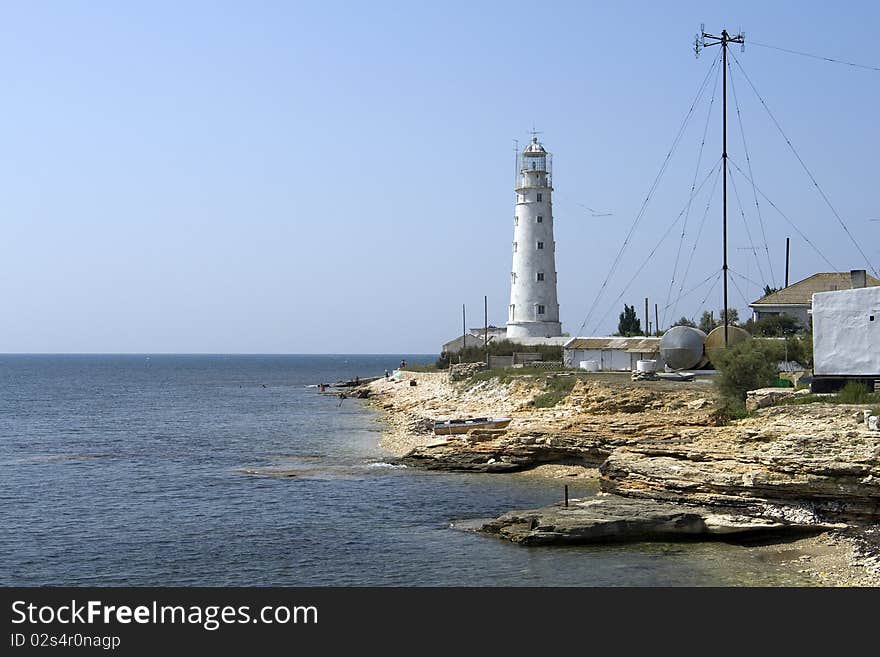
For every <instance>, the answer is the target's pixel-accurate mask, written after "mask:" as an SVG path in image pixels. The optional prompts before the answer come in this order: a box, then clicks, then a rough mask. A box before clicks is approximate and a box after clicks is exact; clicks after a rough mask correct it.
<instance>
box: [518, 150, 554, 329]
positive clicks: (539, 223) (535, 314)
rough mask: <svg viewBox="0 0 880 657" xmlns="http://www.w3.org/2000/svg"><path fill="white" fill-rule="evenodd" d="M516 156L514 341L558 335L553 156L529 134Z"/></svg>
mask: <svg viewBox="0 0 880 657" xmlns="http://www.w3.org/2000/svg"><path fill="white" fill-rule="evenodd" d="M517 160H518V162H517V171H518V173H517V180H516V188H515V192H516V206H515V210H514V216H513V267H512V268H511V271H510V306H509V307H508V314H507V337H508V338H509V339H511V340H516V339H518V338H549V337H555V336H560V335H562V324H561V323H560V322H559V303H558V301H557V298H556V242H555V241H554V240H553V201H552V196H551V195H552V193H553V180H552V176H553V171H552V168H553V167H552V156H551V154H550V153H548V152H547V151H546V150H545V149H544V146H543V145H542V144H541V143H540V142H539V141H538V138H537V137H535V136H533V137H532V141H531V143H530V144H529V145H528V146H526V147H525V149H524V150H523V151H522V153H518V154H517Z"/></svg>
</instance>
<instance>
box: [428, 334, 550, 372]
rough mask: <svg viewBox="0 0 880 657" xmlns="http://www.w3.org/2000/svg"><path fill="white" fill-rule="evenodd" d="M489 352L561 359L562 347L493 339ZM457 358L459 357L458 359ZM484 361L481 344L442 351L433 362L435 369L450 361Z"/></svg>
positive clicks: (494, 354)
mask: <svg viewBox="0 0 880 657" xmlns="http://www.w3.org/2000/svg"><path fill="white" fill-rule="evenodd" d="M489 353H490V354H492V355H493V356H510V355H512V354H514V353H530V354H541V358H542V359H543V360H559V361H561V360H562V347H561V346H558V345H549V344H536V345H529V346H526V345H521V344H519V343H518V342H513V341H512V340H497V341H496V340H493V341H491V342H490V343H489ZM459 358H460V359H461V360H460V361H459ZM458 362H462V363H484V362H486V349H485V347H483V346H482V345H480V346H478V347H465V348H464V349H463V350H461V351H459V352H457V353H454V354H450V353H448V352H444V353H442V354H440V357H439V358H438V359H437V362H436V363H435V365H436V367H437V369H443V370H445V369H447V368H448V367H449V365H450V363H458Z"/></svg>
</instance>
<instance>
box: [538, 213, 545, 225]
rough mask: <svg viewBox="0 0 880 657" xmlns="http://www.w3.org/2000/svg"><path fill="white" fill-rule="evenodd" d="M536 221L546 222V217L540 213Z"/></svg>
mask: <svg viewBox="0 0 880 657" xmlns="http://www.w3.org/2000/svg"><path fill="white" fill-rule="evenodd" d="M536 221H537V222H538V223H539V224H543V223H544V217H542V216H541V215H538V218H537V220H536Z"/></svg>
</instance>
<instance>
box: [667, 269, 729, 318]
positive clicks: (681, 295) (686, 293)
mask: <svg viewBox="0 0 880 657" xmlns="http://www.w3.org/2000/svg"><path fill="white" fill-rule="evenodd" d="M721 271H722V270H721V269H716V270H715V271H713V272H712V273H711V274H709V275H708V276H707V277H706V278H704V279H703V280H702V281H700V282H699V283H697V284H696V285H694V286H693V287H692V288H691V289H689V290H688V291H687V292H685V293H684V294H680V295H679V296H678V297H677V298H676V299H674V300H673V301H671V302H670V304H669V305H672V304H673V303H675V304H678V302H679V301H680V300H681V299H684V298H685V297H686V296H690V295H691V294H693V293H694V292H696V291H697V290H699V289H700V288H701V287H703V286H704V285H705V284H706V283H708V282H709V281H711V280H712V279H713V278H714V279H716V280H717V279H718V277H719V276H720V275H721ZM668 307H669V306H666V308H668ZM666 308H664V310H665V309H666ZM673 321H675V320H673Z"/></svg>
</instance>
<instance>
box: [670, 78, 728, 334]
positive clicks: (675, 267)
mask: <svg viewBox="0 0 880 657" xmlns="http://www.w3.org/2000/svg"><path fill="white" fill-rule="evenodd" d="M720 74H721V68H719V69H718V71H717V72H716V73H715V82H714V84H713V85H712V98H711V99H710V100H709V109H708V111H707V112H706V123H705V125H704V126H703V138H702V140H700V150H699V152H698V153H697V166H696V167H694V179H693V182H691V194H692V195H693V193H694V189H696V187H697V176H698V175H699V173H700V165H701V164H702V162H703V149H704V147H705V146H706V135H707V134H708V132H709V120H710V119H711V118H712V107H713V106H714V105H715V92H716V91H717V90H718V78H719V77H720V76H721V75H720ZM691 199H693V196H691ZM690 216H691V203H690V202H689V203H688V206H687V212H686V213H685V216H684V223H683V224H682V225H681V239H679V241H678V250H677V251H676V252H675V263H674V264H673V265H672V278H671V279H670V280H669V289H668V290H667V291H666V305H665V306H664V307H663V326H666V308H668V307H669V297H671V296H672V288H673V286H674V285H675V276H676V274H678V262H679V260H680V259H681V248H682V246H684V238H685V233H686V231H687V225H688V219H689V218H690ZM682 284H684V280H682ZM657 330H658V331H659V330H660V327H659V326H658V327H657Z"/></svg>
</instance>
